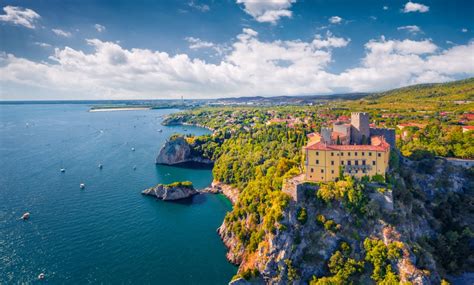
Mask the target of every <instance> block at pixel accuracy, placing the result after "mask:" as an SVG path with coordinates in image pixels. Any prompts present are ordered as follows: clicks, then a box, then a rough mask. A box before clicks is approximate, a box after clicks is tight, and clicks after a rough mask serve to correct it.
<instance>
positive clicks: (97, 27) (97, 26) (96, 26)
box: [94, 24, 105, 33]
mask: <svg viewBox="0 0 474 285" xmlns="http://www.w3.org/2000/svg"><path fill="white" fill-rule="evenodd" d="M94 28H95V29H96V30H97V31H98V32H99V33H102V32H104V31H105V27H104V26H102V25H100V24H95V25H94Z"/></svg>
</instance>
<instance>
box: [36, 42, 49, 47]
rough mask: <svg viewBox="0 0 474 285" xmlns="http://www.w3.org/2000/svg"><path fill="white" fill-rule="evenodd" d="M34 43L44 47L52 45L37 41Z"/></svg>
mask: <svg viewBox="0 0 474 285" xmlns="http://www.w3.org/2000/svg"><path fill="white" fill-rule="evenodd" d="M34 44H35V45H37V46H40V47H42V48H50V47H51V45H50V44H47V43H42V42H35V43H34Z"/></svg>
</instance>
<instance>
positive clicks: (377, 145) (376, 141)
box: [305, 136, 390, 151]
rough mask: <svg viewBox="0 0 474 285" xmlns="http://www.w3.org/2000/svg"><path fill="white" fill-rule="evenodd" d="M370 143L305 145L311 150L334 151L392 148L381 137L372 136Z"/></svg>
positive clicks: (385, 149)
mask: <svg viewBox="0 0 474 285" xmlns="http://www.w3.org/2000/svg"><path fill="white" fill-rule="evenodd" d="M371 143H372V144H370V145H334V144H332V145H330V144H325V143H322V142H317V143H314V144H310V145H308V146H306V147H305V149H309V150H334V151H344V150H345V151H347V150H360V151H387V150H389V149H390V145H389V144H388V143H387V142H386V141H385V140H384V139H383V138H381V137H378V136H372V137H371Z"/></svg>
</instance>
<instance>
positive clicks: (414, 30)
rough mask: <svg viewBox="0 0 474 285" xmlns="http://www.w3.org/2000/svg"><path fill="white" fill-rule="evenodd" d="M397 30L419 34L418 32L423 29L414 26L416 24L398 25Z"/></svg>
mask: <svg viewBox="0 0 474 285" xmlns="http://www.w3.org/2000/svg"><path fill="white" fill-rule="evenodd" d="M397 30H399V31H407V32H409V33H411V34H414V35H416V34H419V33H423V31H422V30H421V28H420V27H418V26H416V25H408V26H402V27H398V28H397Z"/></svg>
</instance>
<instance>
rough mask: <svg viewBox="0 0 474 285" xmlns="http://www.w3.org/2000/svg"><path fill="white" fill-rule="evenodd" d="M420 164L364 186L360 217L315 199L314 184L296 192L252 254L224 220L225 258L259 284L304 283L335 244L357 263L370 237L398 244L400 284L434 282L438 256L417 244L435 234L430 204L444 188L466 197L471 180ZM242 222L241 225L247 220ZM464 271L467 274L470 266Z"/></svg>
mask: <svg viewBox="0 0 474 285" xmlns="http://www.w3.org/2000/svg"><path fill="white" fill-rule="evenodd" d="M425 164H426V163H425V162H417V163H413V164H411V165H404V166H401V169H399V170H398V171H396V172H395V171H394V172H393V173H391V176H392V178H391V179H392V183H393V185H394V189H392V190H390V189H385V190H384V189H380V188H379V187H378V186H377V185H376V184H374V185H372V186H373V187H372V186H370V185H369V186H368V187H369V188H367V189H366V190H365V191H367V193H366V197H367V199H368V201H367V205H366V208H365V212H364V214H363V215H361V214H357V215H355V214H354V213H351V212H350V211H349V210H348V209H347V207H346V206H345V205H343V203H341V202H337V201H335V202H332V203H330V204H326V203H322V202H321V201H318V199H317V198H316V196H315V193H316V191H317V190H316V189H313V190H311V189H307V190H306V194H305V195H303V196H301V197H304V198H302V199H301V200H298V201H295V200H296V199H294V198H293V199H292V200H291V203H290V204H289V205H288V206H287V208H286V209H285V211H284V213H283V218H282V220H281V221H280V223H281V224H282V225H284V227H283V228H277V229H276V230H275V231H274V232H266V233H265V236H264V238H263V241H261V242H260V243H259V245H258V248H257V249H256V250H255V251H250V250H248V249H247V248H244V247H242V242H241V239H242V238H241V237H238V236H236V235H235V234H234V232H233V231H232V225H231V224H229V222H227V221H224V222H223V224H222V225H221V226H220V227H219V229H218V233H219V235H220V236H221V238H222V240H223V242H224V244H225V245H226V247H227V248H228V253H227V258H228V260H229V261H231V262H233V263H236V264H239V271H238V272H239V274H240V277H242V276H245V274H246V273H247V275H248V271H249V270H250V271H251V272H254V270H256V272H257V273H256V274H255V273H252V274H253V275H252V276H253V277H251V278H250V280H253V281H260V282H265V283H266V284H289V283H293V284H307V283H308V282H309V280H311V278H312V277H313V276H318V277H321V276H327V275H328V274H330V273H329V272H328V269H327V263H328V260H329V258H330V257H331V255H332V254H333V253H334V252H335V250H336V249H337V248H338V246H339V244H340V243H341V242H342V241H344V242H347V243H348V244H349V245H350V247H351V248H352V249H354V255H353V258H355V259H357V260H364V256H365V250H364V244H363V241H364V240H365V239H366V238H377V239H379V240H381V241H383V242H384V244H385V245H386V246H389V245H390V244H392V243H394V242H396V243H399V244H401V245H402V246H401V248H400V252H401V255H400V257H399V258H398V259H397V260H395V261H390V264H391V266H392V268H393V269H394V271H395V272H396V274H397V276H398V278H399V279H400V282H411V284H439V283H440V281H441V276H440V275H444V276H446V275H445V274H442V273H443V268H442V265H441V264H440V260H439V257H436V256H435V255H436V252H434V253H433V252H429V251H428V250H426V249H425V248H423V247H422V246H420V244H419V243H420V242H422V241H423V240H426V239H430V238H432V237H433V236H436V235H437V234H439V232H440V227H441V226H440V222H439V221H438V220H437V217H436V213H435V212H436V211H439V210H436V208H433V207H434V206H436V205H437V204H438V203H440V202H439V200H440V199H441V197H443V195H447V193H458V194H459V193H460V194H463V195H465V196H461V197H470V196H471V194H472V189H473V187H472V186H473V185H472V184H473V181H470V179H469V176H468V175H469V174H463V173H462V172H461V171H460V170H459V169H455V170H453V169H451V166H450V165H448V164H446V163H443V162H440V161H436V162H430V164H429V166H430V169H428V168H427V167H426V165H425ZM220 187H222V185H221V186H220ZM315 187H316V186H315ZM378 191H380V192H378ZM469 191H470V192H469ZM392 199H393V200H392ZM302 208H304V209H305V210H306V212H307V217H308V219H307V221H305V222H304V223H303V222H301V221H300V220H299V219H298V211H299V210H300V209H302ZM453 215H454V214H453ZM459 215H460V216H461V217H462V219H460V220H458V222H459V223H460V225H464V226H466V225H469V224H470V225H472V218H473V214H472V212H470V213H459ZM318 216H324V219H325V220H326V221H331V223H333V227H328V225H329V224H322V223H321V222H320V221H318V220H317V218H316V217H318ZM456 217H457V216H456ZM457 218H458V217H457ZM245 219H246V218H245V217H244V218H243V224H246V221H245ZM466 258H468V257H466ZM289 262H291V263H289ZM441 262H442V261H441ZM288 264H292V265H291V266H289V265H288ZM368 266H369V267H368V268H370V265H368ZM290 270H295V272H297V274H296V275H297V279H296V280H295V279H291V280H290V278H289V271H290ZM465 270H468V271H469V267H467V268H466V269H465ZM255 276H257V277H255ZM292 278H294V276H293V277H292ZM357 278H358V279H357V280H358V282H360V283H361V284H368V283H373V281H372V280H371V276H370V271H367V270H366V271H364V273H361V275H360V276H358V277H357ZM237 280H240V281H242V280H241V279H237Z"/></svg>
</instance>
